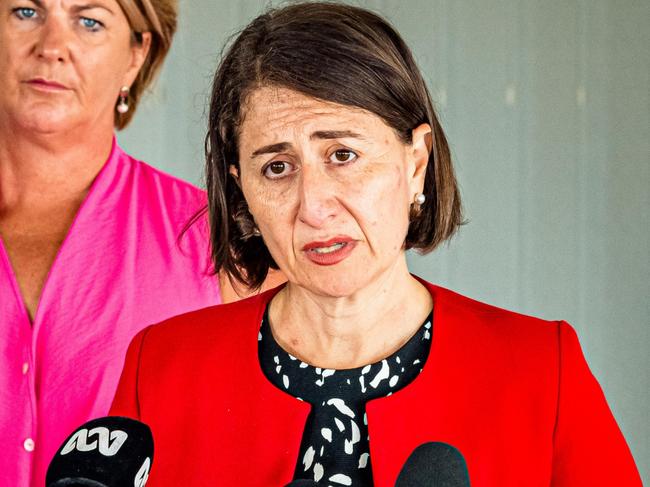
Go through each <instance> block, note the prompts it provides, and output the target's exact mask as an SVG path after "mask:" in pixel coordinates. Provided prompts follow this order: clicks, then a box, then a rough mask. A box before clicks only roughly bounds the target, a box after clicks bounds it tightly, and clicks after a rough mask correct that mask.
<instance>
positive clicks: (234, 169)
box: [228, 164, 241, 189]
mask: <svg viewBox="0 0 650 487" xmlns="http://www.w3.org/2000/svg"><path fill="white" fill-rule="evenodd" d="M228 173H229V174H230V175H231V176H232V178H233V179H234V180H235V182H236V183H237V186H239V188H240V189H241V181H240V180H239V169H237V166H235V165H234V164H231V165H230V168H229V169H228Z"/></svg>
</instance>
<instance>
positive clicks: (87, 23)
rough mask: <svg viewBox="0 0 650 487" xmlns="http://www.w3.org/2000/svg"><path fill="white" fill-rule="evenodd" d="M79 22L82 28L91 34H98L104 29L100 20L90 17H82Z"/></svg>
mask: <svg viewBox="0 0 650 487" xmlns="http://www.w3.org/2000/svg"><path fill="white" fill-rule="evenodd" d="M79 21H80V23H81V25H82V27H84V28H85V29H87V30H89V31H91V32H97V31H98V30H99V29H101V28H102V27H103V24H102V23H101V22H100V21H99V20H95V19H91V18H90V17H81V18H80V19H79Z"/></svg>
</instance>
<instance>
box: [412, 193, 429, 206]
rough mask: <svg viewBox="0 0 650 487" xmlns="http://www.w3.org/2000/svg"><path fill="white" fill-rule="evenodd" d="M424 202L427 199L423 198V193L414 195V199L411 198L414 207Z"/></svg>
mask: <svg viewBox="0 0 650 487" xmlns="http://www.w3.org/2000/svg"><path fill="white" fill-rule="evenodd" d="M426 200H427V197H426V196H424V193H416V194H415V198H413V203H415V204H416V205H423V204H424V202H425V201H426Z"/></svg>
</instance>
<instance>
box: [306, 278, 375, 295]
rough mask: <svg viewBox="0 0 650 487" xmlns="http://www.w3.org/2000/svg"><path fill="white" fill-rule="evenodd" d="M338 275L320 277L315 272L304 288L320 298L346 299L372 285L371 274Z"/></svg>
mask: <svg viewBox="0 0 650 487" xmlns="http://www.w3.org/2000/svg"><path fill="white" fill-rule="evenodd" d="M336 274H337V275H331V274H330V275H319V273H316V272H314V273H312V274H311V275H310V276H309V281H308V282H306V283H305V284H304V286H303V287H306V288H307V289H309V290H310V291H311V292H313V293H315V294H318V295H320V296H327V297H331V298H344V297H347V296H352V295H354V294H355V293H356V292H358V291H361V290H362V289H364V288H365V287H366V286H368V285H369V283H370V277H371V275H370V274H369V273H363V275H353V274H352V273H348V272H337V273H336Z"/></svg>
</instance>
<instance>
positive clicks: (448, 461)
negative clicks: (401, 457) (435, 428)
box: [395, 442, 469, 487]
mask: <svg viewBox="0 0 650 487" xmlns="http://www.w3.org/2000/svg"><path fill="white" fill-rule="evenodd" d="M395 487H469V473H468V471H467V465H466V464H465V459H464V458H463V455H462V454H461V453H460V452H459V451H458V450H457V449H456V448H454V447H453V446H451V445H448V444H447V443H439V442H430V443H424V444H422V445H420V446H418V447H417V448H416V449H415V450H413V453H411V455H410V456H409V457H408V459H407V460H406V463H405V464H404V467H402V471H401V472H400V474H399V476H398V477H397V482H395Z"/></svg>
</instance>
